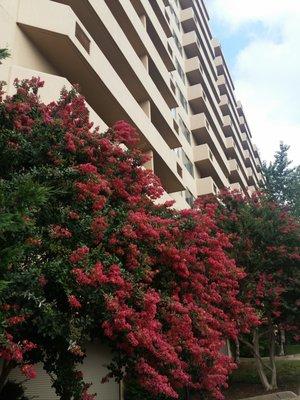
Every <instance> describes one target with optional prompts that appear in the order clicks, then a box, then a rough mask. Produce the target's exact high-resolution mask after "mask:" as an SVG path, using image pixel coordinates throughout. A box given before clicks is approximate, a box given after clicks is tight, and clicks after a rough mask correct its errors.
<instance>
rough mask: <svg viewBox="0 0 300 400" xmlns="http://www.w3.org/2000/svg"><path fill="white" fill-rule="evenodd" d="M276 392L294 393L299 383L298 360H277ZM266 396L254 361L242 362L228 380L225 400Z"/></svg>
mask: <svg viewBox="0 0 300 400" xmlns="http://www.w3.org/2000/svg"><path fill="white" fill-rule="evenodd" d="M276 366H277V375H278V390H277V391H293V392H296V391H297V389H298V385H299V382H300V360H277V361H276ZM263 394H266V392H265V391H264V389H263V387H262V385H261V383H260V380H259V377H258V374H257V372H256V367H255V363H254V360H251V359H250V360H249V359H248V360H243V361H242V362H241V364H240V366H239V368H238V369H237V370H235V371H234V372H233V374H232V375H231V377H230V380H229V389H228V390H227V391H226V393H225V398H226V400H237V399H243V398H246V397H252V396H259V395H263Z"/></svg>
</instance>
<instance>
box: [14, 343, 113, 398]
mask: <svg viewBox="0 0 300 400" xmlns="http://www.w3.org/2000/svg"><path fill="white" fill-rule="evenodd" d="M111 361H112V357H111V352H110V350H109V348H108V347H106V346H103V345H100V344H89V345H88V346H87V358H86V359H85V362H84V364H83V365H82V366H81V365H79V367H78V369H79V370H80V371H82V372H83V376H84V380H85V382H87V383H90V382H92V383H93V385H92V386H91V388H90V393H97V396H96V399H97V400H120V398H119V384H118V383H117V382H115V381H114V380H110V381H109V382H107V383H104V384H102V383H101V379H102V378H103V377H104V376H105V375H106V374H107V373H108V369H107V368H106V365H108V364H109V363H110V362H111ZM36 371H37V374H38V375H37V377H36V378H35V379H33V380H30V381H27V382H26V383H25V384H24V387H25V388H26V390H25V394H26V395H27V396H28V397H29V398H31V396H32V397H33V399H34V400H58V399H59V397H58V396H57V395H56V394H55V390H54V389H53V388H52V387H51V379H50V377H49V375H48V374H47V373H46V372H45V371H44V370H43V367H42V365H40V364H39V365H37V366H36ZM9 379H11V380H15V381H17V382H22V381H24V375H22V374H21V372H20V371H19V370H18V369H15V370H14V371H12V373H11V375H10V378H9ZM12 400H13V399H12Z"/></svg>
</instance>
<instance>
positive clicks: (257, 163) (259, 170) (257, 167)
mask: <svg viewBox="0 0 300 400" xmlns="http://www.w3.org/2000/svg"><path fill="white" fill-rule="evenodd" d="M255 166H256V169H257V171H258V172H261V167H262V165H261V161H260V159H259V158H258V157H255Z"/></svg>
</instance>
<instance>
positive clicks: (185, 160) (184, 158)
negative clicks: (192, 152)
mask: <svg viewBox="0 0 300 400" xmlns="http://www.w3.org/2000/svg"><path fill="white" fill-rule="evenodd" d="M182 161H183V165H184V166H185V168H186V169H187V170H188V172H189V173H190V175H191V176H192V177H193V178H194V166H193V164H192V162H191V160H190V159H189V158H188V156H187V155H186V154H185V152H184V150H182Z"/></svg>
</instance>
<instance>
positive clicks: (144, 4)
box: [63, 0, 176, 71]
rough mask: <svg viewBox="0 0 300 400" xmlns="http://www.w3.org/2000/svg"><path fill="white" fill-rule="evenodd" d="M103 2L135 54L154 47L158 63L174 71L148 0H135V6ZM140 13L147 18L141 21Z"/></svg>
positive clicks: (161, 29)
mask: <svg viewBox="0 0 300 400" xmlns="http://www.w3.org/2000/svg"><path fill="white" fill-rule="evenodd" d="M63 1H65V0H63ZM68 1H71V0H68ZM84 1H86V0H84ZM93 1H96V2H97V4H98V5H99V4H100V3H102V1H104V0H101V1H100V0H99V1H98V0H93ZM78 3H79V2H78ZM80 3H81V2H80ZM105 3H107V6H108V7H109V9H110V11H111V12H112V14H113V15H114V17H115V19H116V20H117V21H118V23H119V25H120V26H121V28H122V30H123V31H124V32H125V34H126V36H127V38H128V39H129V40H130V42H131V44H132V46H133V47H134V49H135V50H136V52H137V54H139V55H144V54H148V53H149V51H153V49H155V51H156V52H158V53H159V57H158V59H159V64H160V63H161V61H163V63H164V64H165V67H166V68H167V70H168V71H174V70H175V69H176V68H175V65H174V62H173V60H172V57H171V56H170V54H169V51H168V48H167V36H166V34H165V32H164V30H163V28H162V27H161V25H160V23H159V21H158V19H157V17H156V15H155V13H154V11H153V9H152V7H151V5H150V3H149V0H137V1H136V2H134V3H136V6H134V5H133V3H132V2H131V1H130V0H122V1H111V0H105ZM100 6H101V4H100ZM137 10H140V13H138V12H137ZM142 15H144V16H145V15H147V16H148V18H144V19H143V20H142V21H141V18H140V16H142ZM166 23H167V21H166ZM149 40H150V42H151V44H150V45H148V43H149ZM155 63H156V61H155Z"/></svg>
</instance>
